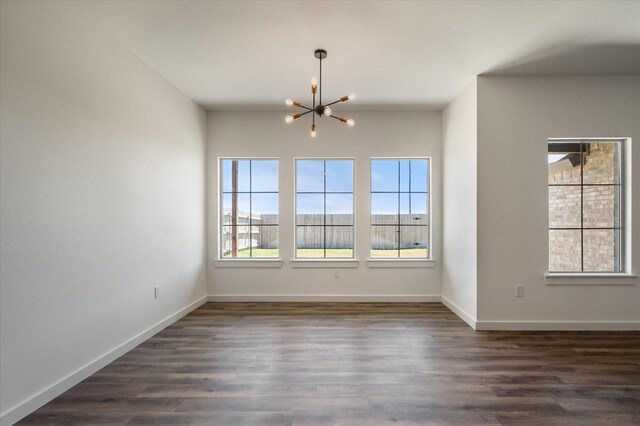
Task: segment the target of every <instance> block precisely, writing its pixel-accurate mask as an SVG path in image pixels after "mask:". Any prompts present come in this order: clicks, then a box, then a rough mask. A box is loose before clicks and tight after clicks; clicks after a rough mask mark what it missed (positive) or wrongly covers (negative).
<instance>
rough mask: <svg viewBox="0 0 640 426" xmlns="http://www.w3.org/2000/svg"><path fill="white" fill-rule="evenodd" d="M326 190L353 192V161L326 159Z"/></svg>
mask: <svg viewBox="0 0 640 426" xmlns="http://www.w3.org/2000/svg"><path fill="white" fill-rule="evenodd" d="M326 168H327V192H353V161H352V160H327V163H326Z"/></svg>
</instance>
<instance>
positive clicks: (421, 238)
mask: <svg viewBox="0 0 640 426" xmlns="http://www.w3.org/2000/svg"><path fill="white" fill-rule="evenodd" d="M428 246H429V227H428V226H401V227H400V257H427V255H428V253H427V248H428Z"/></svg>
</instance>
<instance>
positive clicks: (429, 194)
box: [369, 156, 433, 264]
mask: <svg viewBox="0 0 640 426" xmlns="http://www.w3.org/2000/svg"><path fill="white" fill-rule="evenodd" d="M375 160H393V161H403V160H426V161H427V164H428V166H427V167H428V172H427V194H426V195H427V202H428V206H429V208H428V209H427V216H428V222H427V224H426V225H419V226H426V227H427V229H428V230H429V238H428V244H429V245H428V248H427V252H428V256H426V257H400V256H397V257H374V256H372V255H371V252H372V250H373V248H372V247H371V232H372V231H373V227H374V226H377V225H375V224H373V223H372V221H371V216H372V212H371V203H372V199H373V197H372V194H373V193H374V191H373V174H372V170H373V169H372V167H371V165H372V162H373V161H375ZM432 177H433V158H432V157H431V156H403V157H370V158H369V262H370V263H371V264H374V263H387V262H393V263H395V262H406V263H409V262H414V263H415V262H425V261H426V262H429V263H431V262H433V227H432V223H433V215H432V211H433V199H432V195H433V188H432V186H433V179H432ZM378 193H380V192H378ZM389 193H390V192H389ZM401 193H403V192H402V191H400V188H399V187H398V192H397V194H398V195H399V194H401ZM416 193H418V194H419V193H420V192H416ZM409 194H411V193H410V192H409ZM397 226H398V227H399V226H401V224H400V223H398V224H397ZM411 226H416V225H411ZM398 247H399V245H398ZM399 250H400V249H399V248H398V251H399Z"/></svg>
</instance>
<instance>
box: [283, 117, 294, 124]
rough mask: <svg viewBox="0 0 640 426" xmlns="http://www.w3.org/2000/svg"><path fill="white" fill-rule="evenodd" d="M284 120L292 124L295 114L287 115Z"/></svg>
mask: <svg viewBox="0 0 640 426" xmlns="http://www.w3.org/2000/svg"><path fill="white" fill-rule="evenodd" d="M284 122H285V123H287V124H291V123H293V115H287V116H286V117H285V118H284Z"/></svg>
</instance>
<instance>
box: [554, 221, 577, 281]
mask: <svg viewBox="0 0 640 426" xmlns="http://www.w3.org/2000/svg"><path fill="white" fill-rule="evenodd" d="M580 245H581V241H580V230H549V271H552V272H579V271H580V270H581V249H580Z"/></svg>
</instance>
